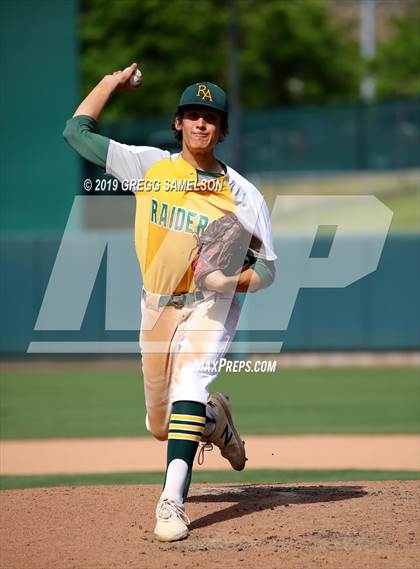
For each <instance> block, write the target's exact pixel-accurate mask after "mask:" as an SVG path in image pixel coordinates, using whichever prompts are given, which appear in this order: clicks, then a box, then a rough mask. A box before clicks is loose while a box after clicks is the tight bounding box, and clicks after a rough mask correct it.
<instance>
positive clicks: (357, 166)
mask: <svg viewBox="0 0 420 569" xmlns="http://www.w3.org/2000/svg"><path fill="white" fill-rule="evenodd" d="M169 125H170V117H169V116H168V117H164V118H162V117H160V118H157V119H152V118H151V119H144V120H137V121H132V122H130V123H126V122H122V123H118V124H114V125H111V124H110V125H106V126H105V127H104V132H105V133H106V134H108V135H109V136H110V137H111V138H114V139H115V140H118V141H121V142H126V143H128V144H144V145H149V146H159V147H161V148H166V149H168V150H171V151H174V150H175V149H176V144H175V141H174V138H173V134H172V132H171V130H170V127H169ZM231 144H232V141H231V140H230V139H229V137H227V138H226V141H225V142H223V143H222V144H221V145H220V147H219V149H218V150H219V152H218V153H219V155H220V157H221V159H224V160H226V162H228V163H229V162H230V157H231V154H232V152H231ZM242 144H243V147H242V150H243V165H244V172H246V173H247V174H259V175H260V176H261V175H264V174H268V175H270V176H272V175H273V174H274V175H277V176H283V175H285V174H286V175H289V174H290V173H291V172H308V171H329V172H331V171H340V170H341V171H342V170H345V171H355V170H392V169H400V168H416V167H418V166H419V148H420V99H411V100H410V99H403V100H394V101H388V102H382V103H370V104H366V103H361V102H358V103H352V104H347V105H329V106H323V107H295V108H288V109H271V110H264V111H248V112H245V113H244V117H243V125H242Z"/></svg>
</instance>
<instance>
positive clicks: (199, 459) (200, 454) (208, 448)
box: [197, 443, 213, 466]
mask: <svg viewBox="0 0 420 569" xmlns="http://www.w3.org/2000/svg"><path fill="white" fill-rule="evenodd" d="M212 450H213V444H212V443H201V444H200V450H199V451H198V456H197V462H198V464H199V465H200V466H202V465H203V464H204V453H205V452H207V451H212Z"/></svg>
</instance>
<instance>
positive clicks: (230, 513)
mask: <svg viewBox="0 0 420 569" xmlns="http://www.w3.org/2000/svg"><path fill="white" fill-rule="evenodd" d="M419 487H420V484H419V482H416V481H406V482H395V481H393V482H358V483H357V484H356V483H349V482H347V483H340V482H337V483H334V484H322V485H318V484H317V485H315V484H299V485H295V486H290V485H289V486H288V485H285V484H279V485H266V484H255V485H214V486H213V485H212V486H206V485H196V486H193V487H192V491H191V496H190V498H189V500H188V504H187V511H188V514H189V515H190V517H191V519H192V526H191V532H190V536H189V537H188V539H187V540H185V541H182V542H176V543H173V544H160V543H159V542H157V541H156V540H155V539H154V538H153V522H154V520H153V511H154V507H155V502H156V500H157V498H158V496H159V492H160V487H159V486H95V487H77V488H74V487H72V488H49V489H28V490H13V491H4V492H2V493H1V510H2V527H1V534H0V537H1V539H0V542H1V550H2V552H1V566H2V567H5V568H7V569H22V568H23V567H24V568H25V569H35V568H37V569H70V568H72V569H99V568H100V569H125V568H127V569H128V568H130V569H140V568H141V569H158V568H159V569H163V568H166V567H167V568H171V569H172V568H176V567H179V568H182V569H190V568H191V569H192V568H193V567H205V568H206V569H213V568H215V569H216V568H217V569H219V568H220V567H229V568H239V567H241V568H242V567H243V566H244V564H245V563H246V564H247V565H248V566H250V567H261V568H264V569H274V568H275V569H277V568H287V569H298V568H299V569H315V568H316V569H319V568H321V567H322V568H323V567H326V568H340V569H347V568H355V567H357V568H361V567H365V568H368V569H375V568H381V569H382V568H389V569H409V568H411V567H415V566H417V563H418V560H419V545H420V543H419V514H418V509H417V508H418V500H419V497H420V492H419Z"/></svg>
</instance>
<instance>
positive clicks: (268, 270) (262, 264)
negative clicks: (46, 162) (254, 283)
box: [251, 259, 276, 288]
mask: <svg viewBox="0 0 420 569" xmlns="http://www.w3.org/2000/svg"><path fill="white" fill-rule="evenodd" d="M251 268H252V269H253V270H254V271H255V272H256V273H257V275H258V276H259V277H260V280H261V285H260V288H267V287H268V286H270V285H271V283H272V282H273V281H274V276H275V274H276V269H275V267H274V263H273V261H266V260H265V259H257V260H256V261H255V263H254V264H253V265H251Z"/></svg>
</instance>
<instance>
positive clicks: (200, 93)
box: [196, 84, 213, 102]
mask: <svg viewBox="0 0 420 569" xmlns="http://www.w3.org/2000/svg"><path fill="white" fill-rule="evenodd" d="M196 97H200V99H203V101H204V100H205V99H207V100H208V101H211V102H213V99H212V96H211V92H210V89H209V88H208V87H206V85H202V84H198V89H197V95H196Z"/></svg>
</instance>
